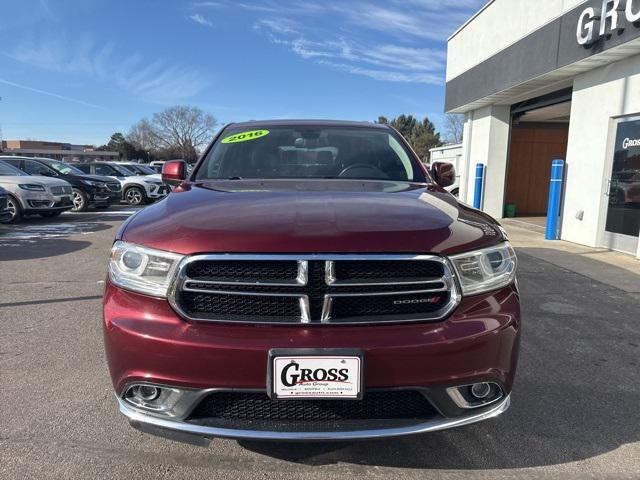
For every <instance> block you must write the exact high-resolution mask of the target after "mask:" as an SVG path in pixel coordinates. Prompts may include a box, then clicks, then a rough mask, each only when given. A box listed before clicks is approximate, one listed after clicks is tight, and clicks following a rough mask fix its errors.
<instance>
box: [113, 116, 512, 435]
mask: <svg viewBox="0 0 640 480" xmlns="http://www.w3.org/2000/svg"><path fill="white" fill-rule="evenodd" d="M185 172H186V170H185V165H184V163H182V162H168V163H166V164H165V165H164V169H163V177H164V180H165V181H167V182H172V183H173V184H175V185H176V189H175V191H174V192H173V193H172V194H171V195H170V196H169V197H168V198H167V199H165V200H163V201H161V202H159V203H157V204H154V205H152V206H150V207H147V208H145V209H144V210H141V211H140V212H138V213H137V214H136V215H134V216H133V217H131V218H130V219H129V220H128V221H127V222H126V223H125V224H124V225H123V226H122V228H121V229H120V231H119V232H118V235H117V238H116V242H115V244H114V246H113V250H112V252H111V259H110V263H109V277H108V281H107V284H106V290H105V295H104V334H105V345H106V353H107V358H108V362H109V368H110V371H111V377H112V380H113V385H114V387H115V391H116V395H117V398H118V403H119V406H120V411H121V412H122V413H123V414H124V415H126V416H127V417H128V418H129V419H130V421H131V423H132V425H134V426H135V427H137V428H140V429H142V430H143V431H147V432H149V433H157V434H161V435H166V434H171V433H173V434H175V435H176V436H178V437H179V438H183V439H184V438H185V434H186V435H187V438H189V439H190V440H194V438H193V437H192V436H189V435H195V436H197V437H200V438H199V439H198V440H202V439H203V438H204V439H207V438H210V437H216V436H221V437H236V438H254V439H286V440H327V439H331V440H335V439H358V438H375V437H385V436H395V435H404V434H409V433H419V432H429V431H434V430H440V429H445V428H450V427H456V426H460V425H466V424H470V423H473V422H477V421H480V420H485V419H488V418H491V417H495V416H497V415H499V414H500V413H502V412H504V411H505V410H506V409H507V408H508V406H509V394H510V392H511V386H512V383H513V378H514V373H515V368H516V362H517V357H518V344H519V330H520V304H519V295H518V289H517V285H516V279H515V272H516V258H515V255H514V252H513V249H512V248H511V246H510V245H509V243H508V242H507V238H506V236H505V233H504V231H503V230H502V228H501V227H500V226H499V225H498V223H497V222H496V221H494V220H493V219H492V218H490V217H489V216H487V215H485V214H484V213H482V212H480V211H477V210H474V209H472V208H470V207H468V206H466V205H464V204H461V203H458V202H457V201H456V199H455V198H454V197H453V196H451V195H450V194H449V193H447V192H446V191H445V190H443V188H442V187H445V186H447V185H449V184H450V183H451V182H452V181H453V179H454V176H455V173H454V171H453V169H452V167H451V166H450V165H447V164H434V165H433V167H432V169H431V172H428V171H427V170H426V169H425V168H424V167H423V165H422V163H421V162H420V161H419V158H418V157H417V156H416V154H415V153H414V152H413V151H412V150H411V148H410V147H409V145H408V144H407V143H406V142H405V141H404V139H403V138H402V137H401V136H400V135H399V134H398V133H397V132H396V131H395V130H393V129H392V128H390V127H388V126H384V125H376V124H369V123H356V122H330V121H270V122H248V123H240V124H232V125H228V126H226V127H225V128H224V129H223V130H222V131H221V132H220V133H219V134H218V135H217V137H216V138H215V139H214V141H213V142H212V144H211V145H210V146H209V148H208V149H207V151H206V152H205V154H204V155H203V157H202V159H201V160H200V162H199V163H198V165H197V166H196V167H195V169H194V170H193V172H192V173H191V174H190V175H189V177H188V178H186V173H185Z"/></svg>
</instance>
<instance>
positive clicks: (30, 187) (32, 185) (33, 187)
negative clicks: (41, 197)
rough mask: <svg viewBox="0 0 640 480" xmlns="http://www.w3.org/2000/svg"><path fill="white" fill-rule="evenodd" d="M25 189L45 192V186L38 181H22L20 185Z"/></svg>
mask: <svg viewBox="0 0 640 480" xmlns="http://www.w3.org/2000/svg"><path fill="white" fill-rule="evenodd" d="M18 186H19V187H20V188H21V189H23V190H29V191H31V192H44V191H45V190H44V187H43V186H42V185H38V184H37V183H21V184H20V185H18Z"/></svg>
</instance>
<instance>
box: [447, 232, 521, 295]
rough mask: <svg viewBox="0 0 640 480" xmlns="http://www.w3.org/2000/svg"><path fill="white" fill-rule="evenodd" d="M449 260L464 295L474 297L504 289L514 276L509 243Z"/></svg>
mask: <svg viewBox="0 0 640 480" xmlns="http://www.w3.org/2000/svg"><path fill="white" fill-rule="evenodd" d="M449 258H450V260H451V262H452V263H453V266H454V268H455V270H456V273H457V275H458V280H459V281H460V286H461V287H462V293H463V294H464V295H475V294H478V293H482V292H488V291H490V290H495V289H497V288H501V287H504V286H506V285H508V284H509V283H511V282H512V281H513V279H514V278H515V276H516V265H517V261H516V254H515V252H514V251H513V248H512V247H511V245H510V244H509V242H504V243H501V244H500V245H497V246H495V247H490V248H485V249H482V250H477V251H475V252H469V253H462V254H460V255H453V256H451V257H449Z"/></svg>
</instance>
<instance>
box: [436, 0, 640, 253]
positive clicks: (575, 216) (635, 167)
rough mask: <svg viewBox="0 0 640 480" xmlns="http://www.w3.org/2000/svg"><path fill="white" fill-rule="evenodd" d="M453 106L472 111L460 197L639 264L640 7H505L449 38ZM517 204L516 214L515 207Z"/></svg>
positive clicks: (571, 2) (577, 2)
mask: <svg viewBox="0 0 640 480" xmlns="http://www.w3.org/2000/svg"><path fill="white" fill-rule="evenodd" d="M446 111H447V112H450V113H461V114H464V115H465V126H464V142H463V148H462V161H461V162H460V164H461V166H462V168H461V170H462V171H461V172H459V173H460V197H461V199H462V200H465V201H467V202H468V203H471V202H472V200H473V199H474V193H475V189H476V178H475V177H476V168H477V164H484V165H485V169H484V172H485V173H484V188H483V195H482V198H481V208H482V209H483V210H484V211H486V212H488V213H490V214H491V215H493V216H495V217H496V218H502V217H503V216H504V213H505V211H508V212H510V214H512V213H513V210H514V208H515V214H516V216H520V217H543V216H546V214H547V206H548V196H549V189H550V187H549V185H550V180H551V178H550V173H551V164H552V161H553V160H555V159H561V160H564V161H565V169H564V176H563V178H562V197H561V203H560V209H559V237H560V238H561V239H563V240H568V241H571V242H575V243H580V244H583V245H588V246H592V247H605V248H610V249H613V250H618V251H622V252H626V253H629V254H632V255H635V256H637V257H638V258H640V245H639V242H638V234H639V230H640V0H604V1H603V0H587V1H581V0H536V1H528V0H494V1H491V2H489V3H488V4H487V5H485V7H484V8H483V9H482V10H480V11H479V12H478V13H477V14H476V15H475V16H474V17H472V18H471V19H470V20H469V21H468V22H467V23H466V24H464V25H462V26H461V27H460V29H459V30H458V31H457V32H455V33H454V34H453V35H452V36H451V37H450V38H449V41H448V57H447V84H446ZM507 206H509V208H507Z"/></svg>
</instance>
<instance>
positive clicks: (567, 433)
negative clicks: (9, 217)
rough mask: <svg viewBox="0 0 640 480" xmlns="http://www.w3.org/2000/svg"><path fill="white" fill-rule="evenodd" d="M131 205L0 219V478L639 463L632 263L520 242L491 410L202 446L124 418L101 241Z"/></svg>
mask: <svg viewBox="0 0 640 480" xmlns="http://www.w3.org/2000/svg"><path fill="white" fill-rule="evenodd" d="M132 211H133V209H131V208H128V207H122V208H112V209H111V210H108V211H99V212H87V213H82V214H69V213H65V214H64V215H62V216H61V217H59V218H57V219H48V220H44V219H30V220H27V221H26V222H25V223H22V224H19V225H15V226H0V478H2V479H5V478H6V479H14V478H16V479H22V478H136V479H145V478H172V479H176V478H194V479H196V478H197V479H199V480H201V479H203V478H225V479H226V478H229V479H245V478H269V479H279V478H305V479H306V480H312V479H335V478H360V477H368V478H405V479H411V478H447V479H458V478H491V479H499V478H562V479H571V478H576V479H584V478H630V479H631V478H633V479H637V478H640V308H639V307H640V296H638V295H637V294H635V293H634V292H633V291H632V290H633V287H634V279H635V278H637V282H638V283H637V285H638V287H640V268H639V269H638V275H639V276H637V277H634V276H633V275H634V273H633V272H632V271H630V270H629V269H628V268H627V269H620V268H619V267H617V266H615V265H614V264H610V263H606V262H598V263H597V264H585V263H584V262H597V260H594V259H593V258H586V257H585V258H583V257H579V256H578V255H579V254H578V253H570V252H566V251H561V250H558V255H557V257H558V258H562V259H563V261H564V262H569V260H568V259H570V260H571V261H570V262H569V263H571V262H573V264H575V265H579V266H581V267H580V268H577V267H573V266H572V265H571V264H563V263H562V262H560V261H555V260H554V257H553V255H552V253H553V252H552V251H553V248H546V250H545V252H544V254H541V253H540V252H539V251H538V250H539V249H536V248H533V247H531V245H528V246H527V244H526V242H523V243H522V245H523V246H521V247H520V248H517V252H518V255H519V261H520V267H519V268H520V270H519V282H520V288H521V291H522V304H523V323H524V330H523V336H522V346H521V357H520V363H519V366H518V373H517V378H516V384H515V387H514V391H513V394H512V406H511V409H510V410H509V411H508V412H506V413H505V414H504V415H503V416H501V417H499V418H497V419H493V420H490V421H487V422H484V423H480V424H476V425H471V426H467V427H462V428H459V429H454V430H449V431H445V432H438V433H431V434H424V435H418V436H412V437H403V438H399V439H391V440H378V441H373V442H372V441H368V442H356V443H309V444H291V443H260V442H237V441H233V440H214V441H213V442H212V443H211V445H210V446H209V447H196V446H192V445H189V444H182V443H177V442H173V441H170V440H166V439H162V438H158V437H153V436H149V435H146V434H143V433H140V432H138V431H136V430H134V429H133V428H131V427H130V426H129V425H128V424H127V422H126V420H125V419H124V418H123V417H121V416H120V415H119V414H118V412H117V409H116V403H115V400H114V397H113V390H112V387H111V384H110V380H109V376H108V372H107V367H106V363H105V358H104V352H103V347H102V332H101V324H100V322H101V318H100V317H101V313H100V312H101V311H100V304H101V291H102V285H103V281H104V277H105V267H106V260H107V256H108V252H109V248H110V246H111V243H112V241H113V236H114V234H115V231H116V229H117V227H118V225H119V224H120V223H121V222H122V221H124V220H125V219H126V218H127V217H128V216H129V215H130V214H131V212H132ZM520 233H521V232H520ZM514 243H515V244H516V247H518V242H515V241H514ZM545 255H546V256H545ZM571 255H573V256H572V257H570V256H571ZM639 265H640V263H639ZM583 267H584V268H583ZM586 267H589V268H586ZM581 268H582V270H581ZM617 269H618V270H617ZM632 269H633V268H632ZM585 272H593V273H592V274H585ZM599 275H602V277H603V278H606V279H615V278H621V279H623V280H624V282H621V285H625V286H626V287H625V288H622V287H621V286H620V285H616V282H615V281H606V282H605V281H600V280H599V279H598V278H599ZM630 275H631V276H630ZM630 290H631V291H630ZM638 290H639V291H640V288H639V289H638Z"/></svg>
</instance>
